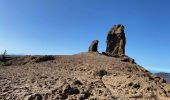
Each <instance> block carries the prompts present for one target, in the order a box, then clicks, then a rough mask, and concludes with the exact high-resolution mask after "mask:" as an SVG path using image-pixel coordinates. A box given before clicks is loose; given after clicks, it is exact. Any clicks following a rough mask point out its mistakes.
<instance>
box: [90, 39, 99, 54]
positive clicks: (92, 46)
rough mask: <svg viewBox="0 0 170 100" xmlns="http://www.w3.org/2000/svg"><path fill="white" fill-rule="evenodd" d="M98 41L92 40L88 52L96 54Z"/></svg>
mask: <svg viewBox="0 0 170 100" xmlns="http://www.w3.org/2000/svg"><path fill="white" fill-rule="evenodd" d="M98 42H99V41H98V40H93V41H92V43H91V45H90V46H89V50H88V52H98V49H97V48H98Z"/></svg>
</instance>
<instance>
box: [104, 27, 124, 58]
mask: <svg viewBox="0 0 170 100" xmlns="http://www.w3.org/2000/svg"><path fill="white" fill-rule="evenodd" d="M106 42H107V47H106V54H107V55H110V56H119V57H120V56H124V55H125V44H126V38H125V33H124V26H123V25H121V24H119V25H114V26H113V27H112V28H111V30H110V31H109V32H108V36H107V41H106Z"/></svg>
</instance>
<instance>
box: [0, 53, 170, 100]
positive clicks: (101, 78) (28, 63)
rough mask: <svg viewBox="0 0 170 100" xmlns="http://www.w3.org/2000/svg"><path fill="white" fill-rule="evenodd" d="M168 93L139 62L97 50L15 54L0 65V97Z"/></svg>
mask: <svg viewBox="0 0 170 100" xmlns="http://www.w3.org/2000/svg"><path fill="white" fill-rule="evenodd" d="M169 93H170V88H169V86H168V85H167V84H166V83H165V81H164V80H163V79H162V78H159V77H156V76H154V75H152V74H150V73H149V72H148V71H146V70H145V69H144V68H142V67H141V66H139V65H137V64H134V63H130V62H126V61H123V60H122V59H121V58H116V57H108V56H105V55H102V54H98V53H80V54H76V55H70V56H55V57H54V59H53V57H47V59H45V57H44V58H43V57H33V56H26V57H16V58H13V59H12V60H10V61H8V62H7V63H6V64H1V66H0V99H1V100H64V99H67V100H73V99H76V100H85V99H88V100H117V99H121V100H122V99H126V100H128V99H130V100H133V99H135V100H136V99H145V100H151V99H152V100H157V99H160V100H168V99H170V97H169V96H170V94H169Z"/></svg>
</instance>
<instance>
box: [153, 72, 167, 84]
mask: <svg viewBox="0 0 170 100" xmlns="http://www.w3.org/2000/svg"><path fill="white" fill-rule="evenodd" d="M155 75H157V76H160V77H163V78H165V79H166V81H167V83H170V73H163V72H162V73H161V72H160V73H155Z"/></svg>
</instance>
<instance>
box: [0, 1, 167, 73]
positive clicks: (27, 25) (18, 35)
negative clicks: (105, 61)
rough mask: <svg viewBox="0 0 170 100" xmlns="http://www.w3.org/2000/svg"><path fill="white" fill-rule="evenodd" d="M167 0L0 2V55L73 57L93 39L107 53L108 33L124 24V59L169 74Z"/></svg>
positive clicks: (100, 50)
mask: <svg viewBox="0 0 170 100" xmlns="http://www.w3.org/2000/svg"><path fill="white" fill-rule="evenodd" d="M169 3H170V1H168V0H163V1H160V0H150V1H148V0H141V1H136V0H127V1H124V0H120V1H117V0H108V1H102V0H93V1H90V0H86V1H85V0H82V1H79V0H73V1H67V0H62V1H60V0H58V1H55V0H51V1H46V0H30V1H23V0H16V1H12V0H2V1H0V12H1V16H0V23H1V24H0V37H1V39H0V53H3V51H4V50H7V53H8V54H15V55H18V54H19V55H20V54H21V55H72V54H76V53H79V52H86V51H87V50H88V46H89V45H90V43H91V41H92V40H95V39H97V40H99V46H98V50H99V52H103V51H105V49H106V37H107V33H108V31H109V30H110V28H111V27H112V26H113V25H116V24H123V25H124V26H125V35H126V50H125V51H126V55H128V56H130V57H132V58H133V59H135V61H136V62H137V64H139V65H141V66H142V67H144V68H146V69H147V70H149V71H151V70H152V71H158V72H170V70H169V67H170V62H169V61H170V58H169V56H170V54H169V51H170V45H169V38H170V30H169V28H170V20H169V18H170V11H169V10H168V9H170V7H169Z"/></svg>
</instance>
